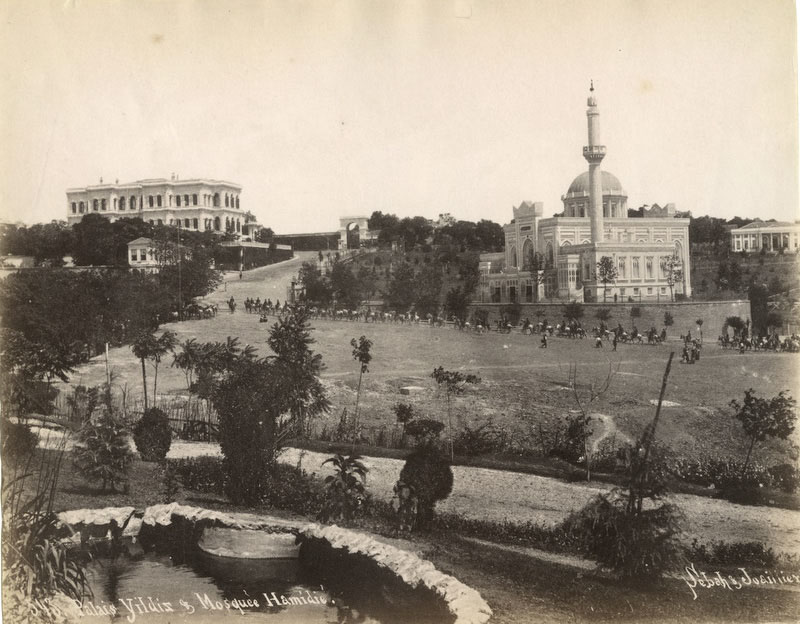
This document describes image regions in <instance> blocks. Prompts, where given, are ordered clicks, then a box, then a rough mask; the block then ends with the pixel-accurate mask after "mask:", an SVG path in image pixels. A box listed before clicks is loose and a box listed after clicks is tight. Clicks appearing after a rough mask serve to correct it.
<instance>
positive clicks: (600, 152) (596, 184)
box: [583, 81, 606, 243]
mask: <svg viewBox="0 0 800 624" xmlns="http://www.w3.org/2000/svg"><path fill="white" fill-rule="evenodd" d="M589 92H590V93H589V99H588V100H587V101H586V104H587V106H588V107H589V108H588V109H586V119H587V121H588V122H589V144H588V145H585V146H584V147H583V157H584V158H585V159H586V161H587V162H588V163H589V217H590V219H591V220H592V221H591V223H592V243H602V242H603V178H602V171H601V169H600V163H601V162H602V161H603V158H604V157H605V155H606V146H605V145H600V111H599V110H597V100H595V99H594V81H592V83H591V86H590V88H589Z"/></svg>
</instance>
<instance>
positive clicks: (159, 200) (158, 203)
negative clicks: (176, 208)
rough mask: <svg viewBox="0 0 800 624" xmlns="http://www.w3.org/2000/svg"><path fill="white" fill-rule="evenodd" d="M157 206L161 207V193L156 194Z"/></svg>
mask: <svg viewBox="0 0 800 624" xmlns="http://www.w3.org/2000/svg"><path fill="white" fill-rule="evenodd" d="M156 206H158V207H159V208H161V195H156Z"/></svg>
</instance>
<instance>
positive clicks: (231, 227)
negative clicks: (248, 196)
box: [67, 175, 262, 237]
mask: <svg viewBox="0 0 800 624" xmlns="http://www.w3.org/2000/svg"><path fill="white" fill-rule="evenodd" d="M241 192H242V187H241V186H239V185H238V184H233V183H232V182H224V181H222V180H209V179H192V180H179V179H177V178H176V177H175V176H174V175H173V176H172V178H171V179H170V180H167V179H166V178H153V179H148V180H137V181H135V182H128V183H125V184H120V183H119V181H117V182H115V183H113V184H108V183H105V184H104V183H103V179H102V178H100V183H99V184H96V185H93V186H86V187H82V188H71V189H67V223H69V224H70V225H72V224H74V223H77V222H79V221H80V220H81V219H82V218H83V217H84V215H86V214H90V213H92V214H99V215H102V216H104V217H106V218H108V219H110V220H111V221H116V220H117V219H122V218H125V217H128V218H133V217H139V218H141V219H142V220H143V221H146V222H148V223H150V224H151V225H177V226H180V227H182V228H184V229H187V230H195V231H209V232H220V233H223V232H230V233H235V234H238V235H240V236H251V237H254V236H255V235H256V233H257V232H258V230H260V229H261V227H262V226H261V225H260V224H259V223H258V222H257V221H256V220H255V219H254V218H253V217H252V215H249V214H248V213H246V212H243V211H242V209H241V204H240V194H241Z"/></svg>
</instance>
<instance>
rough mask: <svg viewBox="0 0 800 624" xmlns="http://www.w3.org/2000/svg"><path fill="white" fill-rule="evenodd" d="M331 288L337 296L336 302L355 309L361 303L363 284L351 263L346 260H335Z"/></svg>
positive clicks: (349, 308)
mask: <svg viewBox="0 0 800 624" xmlns="http://www.w3.org/2000/svg"><path fill="white" fill-rule="evenodd" d="M330 284H331V290H332V291H333V296H334V297H336V303H337V304H339V305H342V306H345V307H346V308H347V309H348V310H354V309H356V308H358V306H359V305H361V300H362V296H361V295H362V293H361V285H360V284H359V283H358V280H357V279H356V276H355V275H353V271H352V269H351V268H350V265H349V264H347V263H345V262H334V264H333V268H332V269H331V277H330Z"/></svg>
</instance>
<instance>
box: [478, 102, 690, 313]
mask: <svg viewBox="0 0 800 624" xmlns="http://www.w3.org/2000/svg"><path fill="white" fill-rule="evenodd" d="M587 105H588V109H587V111H586V115H587V119H588V144H587V145H586V146H584V148H583V157H584V158H585V159H586V161H587V162H588V165H589V169H588V171H584V172H583V173H581V174H580V175H578V176H577V177H576V178H575V179H574V180H573V181H572V183H571V184H570V185H569V187H568V189H567V192H566V193H565V194H564V195H562V196H561V201H562V203H563V206H564V211H563V214H562V216H555V217H549V218H544V217H543V213H544V205H543V204H542V203H541V202H523V203H522V204H520V205H519V206H518V207H515V208H513V219H512V220H511V222H510V223H509V224H507V225H505V226H504V227H503V230H504V232H505V251H504V252H503V253H502V254H485V255H482V256H481V264H480V267H481V280H480V287H479V292H478V299H477V301H479V302H481V303H514V302H519V303H530V302H536V301H547V300H562V301H563V300H572V301H583V302H597V301H631V300H633V301H642V300H648V301H656V300H664V301H668V300H670V299H672V298H673V297H674V295H682V296H687V297H688V296H690V295H691V292H692V291H691V283H690V271H689V219H688V218H679V217H677V216H676V212H675V206H674V204H667V205H666V206H664V207H663V208H662V207H660V206H658V205H654V206H653V207H652V208H650V209H649V210H639V212H638V215H641V216H638V215H637V216H630V217H629V216H628V194H627V193H626V191H625V189H624V188H623V186H622V184H621V182H620V181H619V179H618V178H617V177H616V176H614V175H613V174H611V173H609V172H608V171H603V170H602V169H601V162H602V160H603V158H604V157H605V155H606V147H605V145H602V144H601V143H600V113H599V110H598V108H597V101H596V99H595V97H594V87H592V89H591V93H590V96H589V98H588V101H587ZM601 258H610V260H605V264H609V263H610V264H611V265H612V266H613V267H614V269H616V276H615V278H614V279H613V280H608V279H606V281H605V282H603V279H602V277H603V276H602V272H601V275H598V263H599V262H600V261H601Z"/></svg>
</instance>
